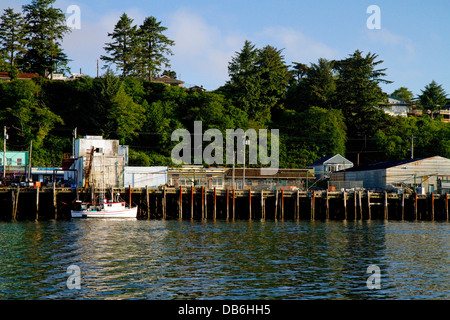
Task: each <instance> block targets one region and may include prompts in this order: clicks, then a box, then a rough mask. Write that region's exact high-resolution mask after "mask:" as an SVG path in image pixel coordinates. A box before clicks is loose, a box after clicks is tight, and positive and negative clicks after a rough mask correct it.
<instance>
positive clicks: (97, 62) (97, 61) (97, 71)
mask: <svg viewBox="0 0 450 320" xmlns="http://www.w3.org/2000/svg"><path fill="white" fill-rule="evenodd" d="M97 78H98V59H97Z"/></svg>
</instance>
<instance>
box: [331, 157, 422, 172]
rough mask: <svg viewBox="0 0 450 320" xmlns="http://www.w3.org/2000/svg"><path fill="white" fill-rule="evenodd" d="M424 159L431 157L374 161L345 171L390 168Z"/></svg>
mask: <svg viewBox="0 0 450 320" xmlns="http://www.w3.org/2000/svg"><path fill="white" fill-rule="evenodd" d="M424 159H429V158H416V159H404V160H393V161H381V162H374V163H369V164H366V165H363V166H359V167H353V168H351V169H346V170H345V172H357V171H370V170H380V169H388V168H392V167H396V166H400V165H402V164H407V163H411V162H416V161H421V160H424ZM341 171H342V170H341ZM338 172H339V171H338Z"/></svg>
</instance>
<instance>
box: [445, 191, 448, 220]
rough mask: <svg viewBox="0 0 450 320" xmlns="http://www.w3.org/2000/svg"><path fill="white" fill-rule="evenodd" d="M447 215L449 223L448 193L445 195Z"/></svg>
mask: <svg viewBox="0 0 450 320" xmlns="http://www.w3.org/2000/svg"><path fill="white" fill-rule="evenodd" d="M445 215H446V217H447V222H448V193H447V192H446V193H445Z"/></svg>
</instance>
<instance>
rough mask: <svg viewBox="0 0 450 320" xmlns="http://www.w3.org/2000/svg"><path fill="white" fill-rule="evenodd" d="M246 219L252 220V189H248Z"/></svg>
mask: <svg viewBox="0 0 450 320" xmlns="http://www.w3.org/2000/svg"><path fill="white" fill-rule="evenodd" d="M248 219H249V220H252V189H250V188H249V189H248Z"/></svg>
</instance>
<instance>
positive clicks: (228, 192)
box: [227, 188, 230, 221]
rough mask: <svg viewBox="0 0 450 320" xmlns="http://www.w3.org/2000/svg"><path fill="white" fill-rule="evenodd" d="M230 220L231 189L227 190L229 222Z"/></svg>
mask: <svg viewBox="0 0 450 320" xmlns="http://www.w3.org/2000/svg"><path fill="white" fill-rule="evenodd" d="M229 219H230V189H228V188H227V221H228V220H229Z"/></svg>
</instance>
